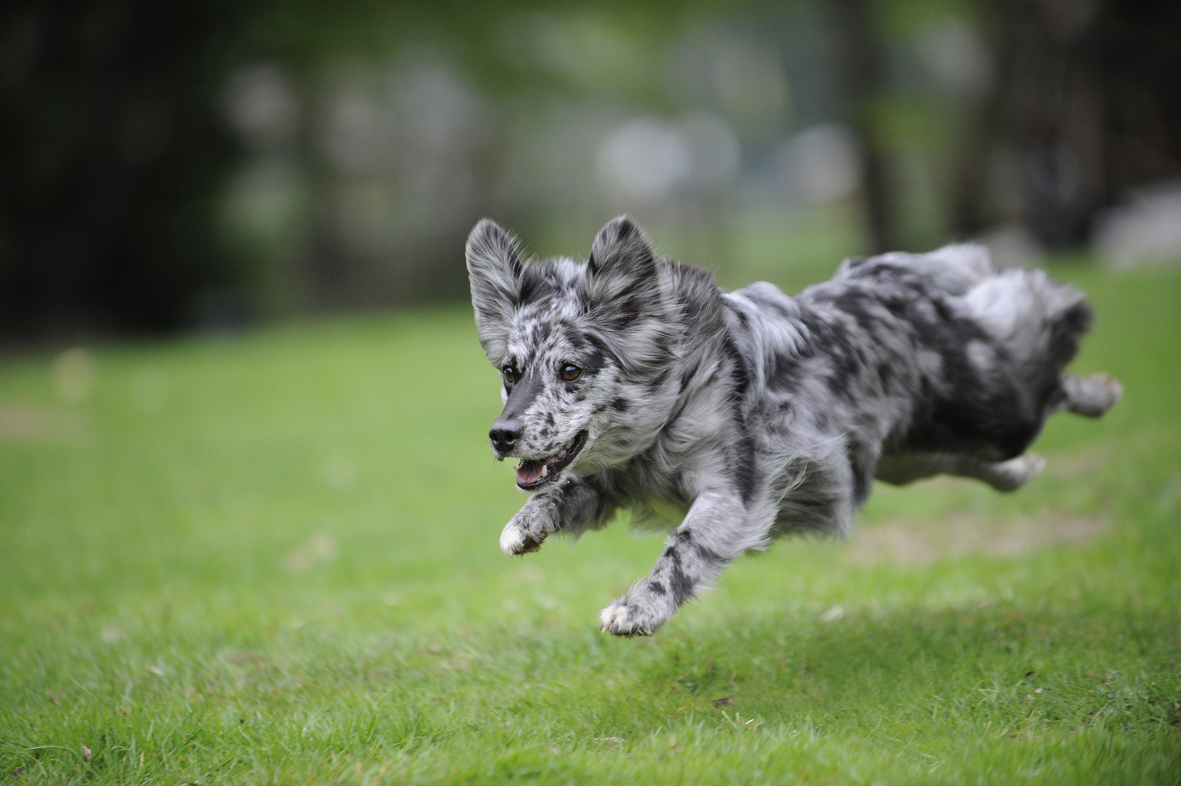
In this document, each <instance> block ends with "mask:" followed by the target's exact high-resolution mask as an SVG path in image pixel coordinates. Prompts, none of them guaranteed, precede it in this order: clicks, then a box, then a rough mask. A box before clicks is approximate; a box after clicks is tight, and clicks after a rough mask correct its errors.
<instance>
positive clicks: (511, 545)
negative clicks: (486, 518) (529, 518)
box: [500, 521, 546, 557]
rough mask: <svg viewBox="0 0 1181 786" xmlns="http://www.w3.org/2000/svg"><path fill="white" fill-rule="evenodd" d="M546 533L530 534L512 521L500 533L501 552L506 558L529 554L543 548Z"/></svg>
mask: <svg viewBox="0 0 1181 786" xmlns="http://www.w3.org/2000/svg"><path fill="white" fill-rule="evenodd" d="M545 535H546V533H544V532H539V533H535V532H529V531H528V530H524V529H521V527H520V526H519V525H518V524H517V522H516V521H510V522H509V523H508V524H507V525H505V528H504V531H503V532H501V533H500V550H501V551H503V552H504V555H505V556H506V557H515V556H517V555H519V554H528V553H530V552H532V551H537V550H538V549H540V548H541V544H542V541H544V540H545Z"/></svg>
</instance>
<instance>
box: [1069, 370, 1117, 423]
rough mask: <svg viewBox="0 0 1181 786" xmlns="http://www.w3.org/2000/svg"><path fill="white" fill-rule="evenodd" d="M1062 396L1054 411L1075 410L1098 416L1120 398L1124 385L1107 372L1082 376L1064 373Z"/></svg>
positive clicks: (1090, 416) (1085, 415)
mask: <svg viewBox="0 0 1181 786" xmlns="http://www.w3.org/2000/svg"><path fill="white" fill-rule="evenodd" d="M1060 389H1061V391H1062V396H1061V398H1059V399H1058V400H1057V402H1056V403H1055V405H1054V406H1053V411H1054V412H1061V411H1063V410H1065V411H1067V412H1073V413H1075V414H1076V415H1083V416H1084V417H1088V418H1097V417H1099V416H1100V415H1102V414H1103V413H1104V412H1106V411H1107V410H1109V409H1111V407H1112V406H1113V405H1114V404H1115V402H1117V401H1119V400H1120V396H1122V395H1123V393H1124V386H1123V385H1121V384H1120V381H1119V380H1118V379H1116V378H1115V377H1112V376H1109V375H1107V374H1092V375H1091V376H1089V377H1080V376H1078V375H1077V374H1063V375H1062V379H1061V388H1060Z"/></svg>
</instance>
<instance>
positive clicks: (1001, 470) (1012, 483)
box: [992, 453, 1046, 491]
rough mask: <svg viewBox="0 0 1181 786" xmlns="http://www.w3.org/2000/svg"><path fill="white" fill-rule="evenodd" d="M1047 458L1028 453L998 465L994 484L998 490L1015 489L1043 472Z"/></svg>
mask: <svg viewBox="0 0 1181 786" xmlns="http://www.w3.org/2000/svg"><path fill="white" fill-rule="evenodd" d="M1045 468H1046V459H1045V458H1044V457H1043V456H1039V455H1037V454H1036V453H1026V454H1024V455H1021V456H1018V457H1017V458H1015V459H1009V460H1008V461H1005V462H1003V463H1001V464H997V465H996V476H995V478H994V479H993V482H992V486H993V488H995V489H996V490H997V491H1015V490H1016V489H1019V488H1021V487H1022V486H1024V485H1025V484H1026V483H1028V482H1029V481H1031V480H1033V479H1034V478H1036V477H1037V476H1038V475H1040V474H1042V470H1043V469H1045Z"/></svg>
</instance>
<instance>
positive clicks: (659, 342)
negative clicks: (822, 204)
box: [467, 217, 1121, 635]
mask: <svg viewBox="0 0 1181 786" xmlns="http://www.w3.org/2000/svg"><path fill="white" fill-rule="evenodd" d="M467 266H468V272H469V276H470V279H471V288H472V303H473V305H474V307H475V314H476V326H477V332H478V336H479V340H480V343H481V345H482V346H483V348H484V351H485V352H486V353H487V355H488V359H489V361H491V363H492V365H493V366H494V367H496V368H497V369H500V370H501V373H502V375H503V377H504V389H503V399H504V403H505V408H504V412H503V413H502V414H501V416H500V417H499V418H498V419H497V420H496V422H495V423H494V424H493V428H492V431H491V432H490V437H491V439H492V443H493V452H494V454H495V455H496V457H497V458H498V459H504V458H508V457H514V458H518V459H521V465H520V467H519V468H518V470H517V478H518V485H519V486H521V487H522V488H524V489H525V490H528V491H531V492H533V496H532V497H531V498H530V499H529V501H528V502H526V503H525V505H524V507H523V508H522V509H521V511H520V512H519V513H518V514H517V515H516V516H514V517H513V519H512V521H510V522H509V523H508V525H507V526H506V527H505V528H504V532H503V534H502V535H501V539H500V545H501V548H502V549H503V550H504V551H505V553H506V554H509V555H516V554H522V553H525V552H528V551H534V550H536V549H537V548H539V547H540V545H541V543H542V541H544V540H545V538H546V537H547V536H548V535H550V534H551V533H554V532H560V533H564V534H568V535H574V536H577V535H578V534H580V533H582V532H584V531H585V530H587V529H595V528H598V527H602V526H605V525H606V524H607V523H609V522H610V520H611V519H612V517H613V515H614V513H615V512H616V510H617V509H619V508H623V507H626V508H630V509H632V510H633V511H636V512H637V513H638V514H639V515H640V516H641V517H645V516H646V517H652V516H655V515H657V514H656V511H657V510H661V511H668V510H675V511H678V512H679V513H678V516H679V517H681V520H680V522H679V524H676V525H675V527H674V528H673V530H672V532H671V534H670V535H669V537H668V541H667V545H666V548H665V550H664V552H663V553H662V554H661V556H660V558H659V559H658V560H657V562H656V565H655V567H654V568H653V569H652V572H651V573H650V574H649V575H648V576H647V577H646V578H644V579H642V580H640V581H639V582H637V583H636V584H635V585H633V586H632V587H631V589H629V590H628V591H627V593H626V594H625V595H624V596H623V597H621V598H619V599H617V600H615V601H614V602H613V603H611V604H610V605H609V606H608V607H607V608H606V609H604V611H603V613H602V615H601V620H600V621H601V626H602V629H603V630H604V631H607V632H610V633H613V634H617V635H636V634H650V633H652V632H653V631H655V630H656V628H658V627H659V626H660V625H661V624H662V623H664V622H665V621H666V620H668V618H669V617H671V616H672V614H673V613H674V612H675V611H676V610H677V608H678V607H679V606H681V604H683V603H684V602H685V601H687V600H689V599H690V598H692V597H694V596H695V595H696V594H697V593H699V592H700V591H701V590H702V589H704V588H706V587H708V586H709V585H710V583H711V582H712V581H713V580H714V579H715V578H716V577H717V575H718V574H719V572H720V571H721V570H722V569H723V568H724V567H725V566H726V565H727V564H728V563H729V562H730V561H732V560H734V559H735V558H737V557H738V556H739V555H741V554H743V553H744V552H746V551H750V550H755V549H764V548H766V547H767V546H768V545H769V544H770V542H771V541H772V540H773V539H774V538H776V537H779V536H781V535H785V534H789V533H795V532H814V533H826V534H835V535H841V536H843V535H845V534H847V533H848V532H849V531H850V529H851V527H852V523H853V516H854V514H855V512H856V511H857V509H858V508H859V507H860V506H861V505H862V503H864V502H865V499H866V497H867V496H868V495H869V493H870V490H871V488H872V486H873V479H874V478H875V477H876V478H878V479H880V480H883V481H885V482H888V483H894V484H905V483H909V482H912V481H914V480H917V479H919V478H925V477H929V476H932V475H935V474H939V473H947V474H952V475H960V476H964V477H970V478H976V479H979V480H982V481H984V482H985V483H988V484H990V485H992V486H993V487H994V488H997V489H999V490H1002V491H1010V490H1012V489H1016V488H1017V487H1019V486H1021V485H1022V484H1023V483H1025V482H1026V481H1028V480H1030V479H1031V478H1033V477H1034V476H1035V475H1037V474H1038V472H1040V471H1041V469H1042V466H1043V461H1042V459H1041V458H1039V457H1036V456H1032V455H1029V454H1026V453H1025V449H1026V448H1027V447H1028V446H1029V444H1030V443H1031V442H1033V440H1034V439H1035V438H1036V437H1037V435H1038V433H1039V431H1040V430H1041V428H1042V425H1043V423H1044V421H1045V419H1046V417H1048V416H1049V415H1050V414H1052V413H1054V412H1057V411H1060V410H1069V411H1072V412H1076V413H1078V414H1082V415H1086V416H1089V417H1097V416H1099V415H1101V414H1103V412H1105V411H1106V410H1107V409H1108V408H1109V407H1110V406H1111V405H1112V404H1114V403H1115V402H1116V400H1117V399H1118V398H1119V396H1120V393H1121V389H1120V385H1119V383H1118V382H1116V381H1115V380H1114V379H1112V378H1110V377H1107V376H1104V375H1096V376H1094V377H1090V378H1082V377H1078V376H1075V375H1072V374H1067V373H1064V372H1063V368H1064V367H1065V366H1066V364H1067V363H1068V362H1070V360H1071V359H1072V358H1073V357H1074V355H1075V352H1076V351H1077V348H1078V340H1079V337H1080V336H1081V335H1082V334H1083V333H1085V332H1086V331H1087V330H1088V329H1089V327H1090V323H1091V312H1090V309H1089V307H1088V305H1087V303H1086V302H1085V300H1084V298H1083V295H1082V293H1080V292H1079V291H1077V290H1075V289H1074V288H1072V287H1069V286H1067V285H1064V284H1061V283H1059V282H1057V281H1055V280H1053V279H1051V278H1050V277H1049V276H1047V275H1046V274H1045V273H1043V272H1041V271H1036V270H1004V271H996V270H994V269H993V267H992V265H991V264H990V262H989V259H988V255H987V252H986V251H985V250H984V249H983V248H981V247H979V246H974V245H955V246H947V247H945V248H942V249H939V250H938V251H935V252H932V253H929V254H917V255H916V254H901V253H894V254H886V255H884V256H878V257H871V258H862V259H852V260H848V261H846V262H845V263H844V264H843V265H842V266H841V268H840V269H839V270H838V272H837V274H836V276H835V277H834V278H833V279H832V280H831V281H827V282H825V283H823V284H818V285H816V286H814V287H811V288H809V289H807V290H805V291H804V292H802V293H801V294H799V295H798V296H796V297H789V296H787V295H785V294H784V293H783V292H781V291H780V290H779V289H777V288H776V287H774V286H772V285H771V284H767V283H757V284H753V285H751V286H749V287H746V288H745V289H741V290H738V291H736V292H724V291H722V290H721V289H719V288H718V287H717V286H716V285H715V284H714V282H713V279H712V277H711V275H710V274H709V273H707V272H705V271H703V270H701V269H699V268H696V267H692V266H689V265H683V264H678V263H675V262H671V261H668V260H665V259H660V258H657V257H656V255H655V254H654V252H653V249H652V246H651V244H650V243H649V242H648V240H647V238H646V237H645V236H644V233H643V231H642V230H641V229H640V228H639V227H638V226H637V225H636V224H635V223H633V222H632V221H631V220H629V219H628V218H626V217H621V218H618V219H616V220H614V221H612V222H610V223H609V224H607V225H606V226H605V227H603V229H602V230H601V231H600V232H599V234H598V237H596V238H595V241H594V244H593V246H592V247H591V251H590V255H589V257H588V258H587V260H586V261H585V262H580V261H575V260H572V259H566V258H557V259H547V260H532V259H526V258H525V256H524V255H523V254H522V252H521V251H520V249H519V247H518V245H517V243H516V241H515V240H514V238H513V237H512V236H511V235H510V234H509V233H507V232H506V231H505V230H503V229H502V228H501V227H499V226H498V225H497V224H495V223H493V222H492V221H488V220H485V221H481V222H480V223H479V224H478V225H477V226H476V227H475V229H474V230H472V233H471V236H470V238H469V239H468V244H467Z"/></svg>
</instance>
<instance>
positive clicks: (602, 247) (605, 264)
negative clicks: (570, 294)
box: [586, 216, 659, 322]
mask: <svg viewBox="0 0 1181 786" xmlns="http://www.w3.org/2000/svg"><path fill="white" fill-rule="evenodd" d="M586 283H587V290H588V294H589V295H590V296H591V299H592V300H594V301H595V302H596V303H597V304H598V305H599V306H601V307H605V308H607V309H608V310H615V311H617V312H618V314H619V316H620V317H621V318H622V319H623V321H625V322H630V321H631V320H633V319H635V318H636V317H637V316H639V315H640V313H642V312H643V310H644V307H645V305H646V304H647V303H648V302H650V301H649V299H650V298H652V297H655V296H656V295H657V294H658V292H659V287H658V282H657V280H656V254H655V253H654V252H653V250H652V244H651V243H649V242H648V238H647V237H645V235H644V230H642V229H640V225H639V224H637V223H635V222H634V221H632V220H631V219H630V218H628V217H627V216H620V217H619V218H617V219H615V220H613V221H611V222H609V223H608V224H607V225H606V226H604V227H603V228H602V229H600V230H599V234H598V237H596V238H595V242H594V244H593V245H591V253H590V258H589V259H587V261H586Z"/></svg>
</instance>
